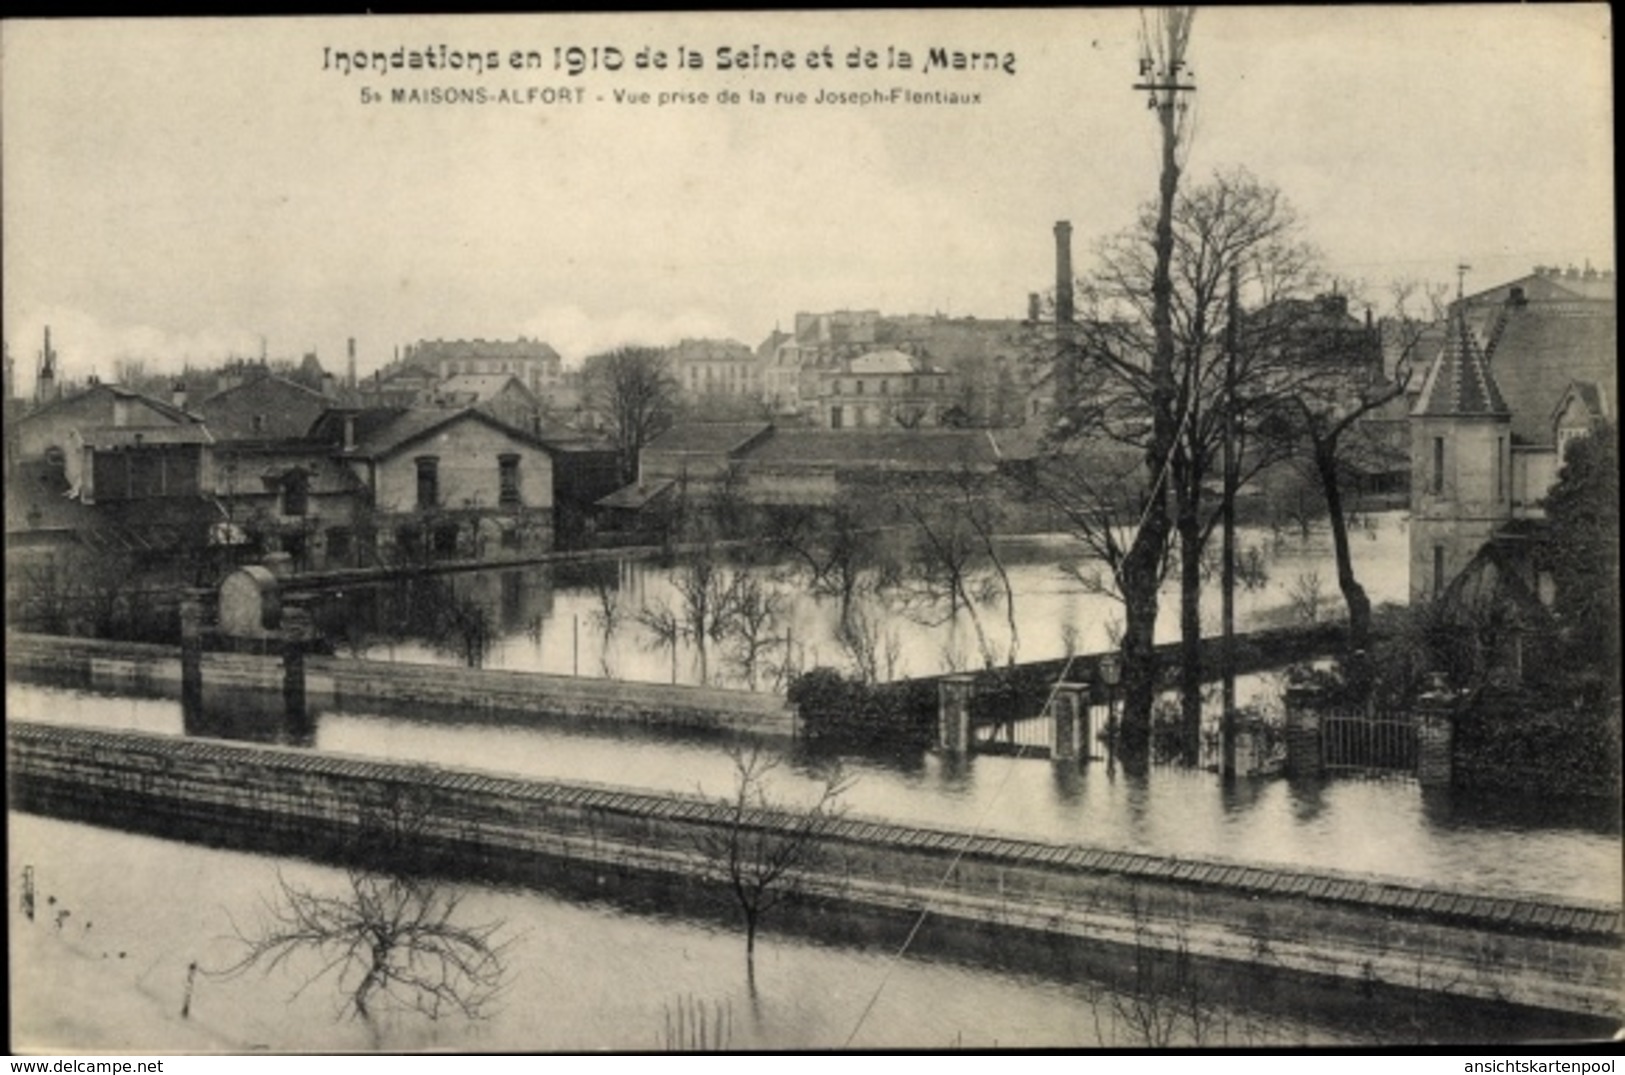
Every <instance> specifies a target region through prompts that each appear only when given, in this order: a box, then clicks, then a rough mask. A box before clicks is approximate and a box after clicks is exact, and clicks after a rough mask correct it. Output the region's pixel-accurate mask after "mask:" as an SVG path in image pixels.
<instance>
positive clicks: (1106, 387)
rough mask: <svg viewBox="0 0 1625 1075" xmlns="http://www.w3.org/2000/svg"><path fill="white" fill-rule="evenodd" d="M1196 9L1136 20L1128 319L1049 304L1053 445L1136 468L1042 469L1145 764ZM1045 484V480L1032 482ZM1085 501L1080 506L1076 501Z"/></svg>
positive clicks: (1069, 456) (1133, 748)
mask: <svg viewBox="0 0 1625 1075" xmlns="http://www.w3.org/2000/svg"><path fill="white" fill-rule="evenodd" d="M1194 15H1195V12H1194V9H1192V8H1189V7H1175V8H1164V9H1159V10H1157V11H1156V12H1154V13H1152V14H1150V15H1148V16H1147V17H1146V18H1145V19H1144V26H1143V31H1142V37H1143V54H1142V59H1141V74H1142V76H1143V77H1144V82H1143V84H1142V88H1143V89H1145V90H1146V91H1147V92H1148V94H1149V98H1150V100H1149V103H1150V105H1151V108H1152V110H1153V111H1154V112H1155V114H1156V117H1157V124H1158V127H1159V128H1160V131H1161V154H1160V156H1161V167H1160V172H1159V177H1158V183H1157V198H1156V201H1155V203H1154V206H1153V208H1152V209H1151V210H1150V211H1149V212H1148V214H1147V218H1146V220H1147V223H1148V231H1147V232H1146V233H1145V234H1146V237H1148V239H1149V245H1148V247H1147V250H1146V253H1147V255H1148V261H1147V265H1148V266H1149V276H1148V278H1147V279H1148V284H1147V286H1146V287H1145V288H1144V289H1143V290H1138V289H1137V291H1136V294H1138V295H1139V296H1141V297H1142V298H1143V302H1141V303H1140V304H1139V305H1138V307H1137V309H1135V310H1134V311H1133V314H1132V315H1131V314H1130V313H1129V312H1127V311H1122V312H1119V314H1118V315H1116V316H1113V315H1111V314H1110V313H1108V312H1105V311H1102V313H1103V316H1101V317H1097V318H1095V319H1094V320H1093V321H1091V322H1089V323H1078V324H1074V323H1073V322H1072V318H1071V316H1070V311H1071V308H1072V304H1073V296H1072V295H1070V294H1066V295H1059V294H1058V295H1057V296H1056V300H1057V305H1058V309H1059V310H1060V311H1062V312H1059V313H1058V315H1057V322H1058V323H1057V326H1056V332H1057V339H1056V341H1055V351H1056V356H1055V357H1056V372H1057V382H1058V388H1059V389H1060V398H1059V399H1058V400H1057V402H1058V405H1059V408H1060V411H1061V414H1060V416H1059V418H1058V421H1057V425H1056V429H1055V433H1056V435H1057V436H1056V438H1055V439H1056V440H1058V441H1060V442H1062V443H1063V444H1065V443H1066V442H1072V444H1071V445H1070V447H1072V448H1075V447H1076V442H1077V441H1079V440H1082V441H1086V442H1094V443H1095V444H1101V443H1104V444H1114V445H1118V446H1122V447H1124V448H1126V449H1128V451H1129V452H1130V454H1132V455H1133V456H1134V463H1135V466H1134V468H1133V470H1124V469H1122V468H1118V467H1113V470H1114V472H1115V473H1116V474H1117V475H1118V476H1119V477H1120V478H1121V479H1123V480H1120V481H1114V482H1109V483H1108V482H1103V481H1100V480H1098V479H1097V477H1096V476H1095V475H1093V474H1088V473H1066V472H1067V471H1068V470H1071V469H1072V468H1073V467H1074V466H1081V465H1082V464H1081V463H1080V461H1079V459H1078V457H1077V455H1076V453H1075V452H1073V451H1057V452H1054V453H1051V455H1050V457H1049V459H1048V460H1047V463H1048V466H1047V467H1046V468H1041V469H1047V470H1048V471H1049V472H1050V473H1052V474H1055V473H1059V474H1060V475H1061V476H1062V478H1063V485H1064V487H1065V491H1064V492H1061V493H1059V494H1053V495H1052V499H1054V500H1057V501H1059V502H1061V503H1060V504H1059V505H1058V506H1061V507H1062V510H1063V512H1064V513H1065V514H1066V515H1067V517H1068V519H1069V520H1070V521H1071V523H1072V526H1073V529H1074V531H1075V532H1080V533H1081V534H1087V535H1088V537H1086V539H1085V540H1086V544H1087V545H1088V546H1089V548H1090V551H1091V552H1092V553H1095V554H1097V555H1102V556H1103V557H1104V559H1105V562H1106V566H1107V568H1108V569H1109V571H1110V574H1111V583H1110V589H1111V591H1112V592H1113V593H1115V594H1116V596H1117V597H1118V598H1119V599H1120V600H1121V601H1122V602H1123V610H1124V618H1125V620H1124V631H1123V644H1122V651H1123V723H1122V745H1123V748H1124V756H1125V761H1126V762H1129V763H1132V764H1134V765H1136V766H1138V765H1139V764H1141V763H1143V762H1144V761H1145V760H1146V759H1148V758H1149V755H1150V747H1151V705H1152V701H1153V699H1154V697H1155V693H1156V678H1157V655H1156V625H1157V613H1158V590H1159V588H1160V587H1161V584H1162V580H1163V577H1164V573H1165V571H1166V568H1167V554H1168V541H1169V536H1170V533H1171V529H1172V521H1173V520H1172V518H1171V515H1170V512H1169V501H1170V485H1171V483H1170V469H1171V467H1172V465H1173V461H1174V453H1175V451H1176V450H1177V449H1178V447H1179V432H1180V417H1181V416H1180V413H1179V381H1178V378H1177V376H1176V369H1175V362H1176V358H1177V349H1178V343H1177V339H1176V337H1175V331H1174V330H1175V321H1174V314H1175V303H1176V294H1175V280H1174V264H1175V253H1176V247H1175V242H1176V235H1175V228H1174V213H1175V209H1176V207H1177V201H1178V192H1179V179H1180V174H1181V172H1182V170H1183V161H1182V160H1181V158H1182V156H1183V155H1184V153H1185V151H1186V150H1187V149H1188V146H1189V138H1190V116H1189V113H1188V111H1187V104H1186V102H1185V101H1184V99H1183V98H1182V96H1181V94H1182V93H1184V92H1185V91H1187V90H1189V89H1190V88H1191V87H1190V85H1189V74H1188V71H1187V69H1186V63H1187V60H1186V55H1187V51H1188V47H1189V44H1190V34H1191V25H1192V21H1193V19H1194ZM1040 477H1042V474H1040ZM1080 493H1081V494H1082V497H1081V498H1080V496H1079V495H1078V494H1080Z"/></svg>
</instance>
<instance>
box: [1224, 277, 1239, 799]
mask: <svg viewBox="0 0 1625 1075" xmlns="http://www.w3.org/2000/svg"><path fill="white" fill-rule="evenodd" d="M1239 277H1240V272H1239V270H1238V269H1237V267H1236V266H1235V265H1232V266H1230V312H1229V316H1228V317H1227V318H1226V319H1225V328H1224V500H1223V503H1222V504H1221V505H1220V506H1221V507H1222V509H1223V512H1224V516H1223V525H1224V574H1223V576H1222V583H1223V585H1222V587H1221V594H1222V598H1221V605H1220V620H1221V625H1222V627H1221V629H1222V630H1223V632H1224V635H1223V639H1222V642H1221V645H1222V647H1223V650H1222V658H1221V659H1222V661H1223V667H1224V671H1223V676H1224V711H1223V713H1222V714H1221V716H1220V725H1219V736H1220V740H1221V749H1222V751H1223V753H1224V757H1223V759H1222V761H1221V775H1222V776H1223V778H1224V779H1225V780H1233V779H1235V776H1236V330H1237V325H1236V322H1237V319H1238V318H1239V317H1240V316H1241V303H1240V300H1239V299H1238V298H1237V294H1236V293H1237V291H1238V279H1239Z"/></svg>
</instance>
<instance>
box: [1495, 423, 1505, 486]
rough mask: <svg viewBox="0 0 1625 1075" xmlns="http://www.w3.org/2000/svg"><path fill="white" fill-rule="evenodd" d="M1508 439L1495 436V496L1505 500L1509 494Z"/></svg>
mask: <svg viewBox="0 0 1625 1075" xmlns="http://www.w3.org/2000/svg"><path fill="white" fill-rule="evenodd" d="M1506 453H1507V439H1506V438H1505V437H1497V438H1495V498H1496V499H1497V500H1505V499H1506V496H1507V466H1506Z"/></svg>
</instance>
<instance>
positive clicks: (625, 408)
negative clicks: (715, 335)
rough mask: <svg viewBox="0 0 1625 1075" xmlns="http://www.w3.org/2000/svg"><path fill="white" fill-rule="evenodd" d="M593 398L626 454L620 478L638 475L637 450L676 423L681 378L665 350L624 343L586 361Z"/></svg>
mask: <svg viewBox="0 0 1625 1075" xmlns="http://www.w3.org/2000/svg"><path fill="white" fill-rule="evenodd" d="M582 379H583V383H584V385H585V386H586V394H587V400H588V403H589V404H590V405H591V406H592V408H593V409H594V410H596V411H597V412H598V413H599V414H601V415H602V416H603V417H604V419H605V421H606V422H607V423H608V425H609V429H610V434H611V436H612V437H613V438H614V441H615V447H616V450H617V451H618V452H619V453H620V457H621V480H622V481H623V482H627V483H631V482H633V481H636V480H637V474H638V456H639V454H640V453H641V452H642V451H643V447H644V445H646V444H648V443H649V442H650V441H651V440H653V439H654V438H655V437H656V436H658V435H659V434H660V433H662V432H664V431H665V430H666V428H667V427H668V426H670V425H671V422H672V416H673V414H674V412H675V410H676V399H677V383H676V381H675V380H673V378H672V376H671V371H670V369H669V368H668V366H667V361H666V355H665V353H664V352H662V351H660V350H659V349H657V348H653V347H623V348H621V349H620V350H618V351H610V352H608V353H606V354H599V355H592V356H589V357H588V358H587V360H586V362H585V363H583V365H582Z"/></svg>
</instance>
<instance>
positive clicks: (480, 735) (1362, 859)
mask: <svg viewBox="0 0 1625 1075" xmlns="http://www.w3.org/2000/svg"><path fill="white" fill-rule="evenodd" d="M210 698H211V702H213V701H218V702H219V703H220V704H219V705H213V704H211V705H210V706H208V707H207V710H208V711H207V713H206V714H205V716H204V719H203V722H202V723H199V722H196V721H194V722H191V723H187V722H185V721H183V718H182V714H181V713H180V707H179V705H178V704H177V703H176V702H174V701H173V700H166V699H146V698H134V697H130V696H128V695H125V694H99V693H95V692H89V691H82V690H69V689H66V688H61V687H50V686H39V685H32V684H24V683H18V682H12V683H10V684H8V688H7V702H8V712H10V713H11V714H13V715H14V716H21V717H33V718H36V719H42V720H53V721H59V722H64V723H77V724H86V725H95V726H103V727H116V728H134V729H140V730H144V731H150V732H159V733H163V734H170V735H178V734H185V733H187V732H188V731H190V732H192V733H194V734H195V733H197V732H200V731H201V732H205V733H207V734H210V735H226V736H230V737H233V738H246V739H251V740H255V741H260V742H282V743H296V744H300V745H308V746H313V747H314V748H315V749H319V750H327V751H333V752H338V753H347V754H357V755H363V756H373V757H386V758H394V759H400V760H405V761H424V762H432V763H438V764H452V765H458V766H466V767H470V768H477V769H486V770H492V771H497V772H506V773H512V774H515V775H520V776H528V777H534V778H539V779H561V780H587V781H595V782H600V783H609V784H617V785H623V786H628V787H638V788H645V789H650V790H655V791H665V792H676V793H684V794H693V793H695V792H700V793H703V794H706V795H713V796H719V795H723V794H726V793H728V792H729V790H730V789H731V788H732V787H733V782H734V768H733V761H732V759H731V758H730V757H729V754H728V748H729V747H730V746H732V745H735V744H737V743H738V742H740V741H741V740H740V737H739V736H736V735H731V734H728V733H722V732H713V733H704V732H689V733H684V734H681V735H675V734H669V733H666V732H663V731H655V730H652V729H647V728H643V727H640V726H608V725H603V724H594V725H579V724H564V723H556V722H548V721H546V720H542V719H532V720H527V721H526V722H524V723H517V722H515V721H514V719H513V718H512V717H498V716H495V715H493V714H488V713H481V712H477V711H469V710H462V711H448V710H443V709H429V708H424V709H422V710H420V711H416V712H411V713H396V712H391V713H388V714H385V713H378V712H365V711H341V710H336V709H334V708H332V703H331V701H322V700H321V699H320V698H319V696H315V695H313V702H314V709H313V713H312V725H311V727H310V728H308V729H300V728H296V727H290V726H289V725H287V723H286V719H285V715H284V714H283V713H282V712H281V711H280V709H279V708H278V705H277V703H278V701H279V697H278V696H277V695H275V694H274V693H272V694H271V695H270V696H269V697H262V698H259V699H254V698H253V697H252V695H251V694H239V693H237V692H221V693H220V694H218V695H211V696H210ZM312 732H313V734H312ZM779 749H780V750H781V752H782V754H783V755H784V757H785V759H786V764H785V765H784V766H781V767H780V768H779V769H778V770H777V771H776V772H775V773H774V774H773V776H774V779H775V783H774V785H773V788H772V791H773V793H774V794H775V795H776V796H778V797H780V798H782V799H784V800H786V801H800V800H803V799H811V798H813V797H814V796H816V794H817V792H818V790H819V786H820V779H821V774H822V773H823V772H824V771H825V769H826V768H827V766H828V764H829V762H830V761H831V760H832V759H831V756H830V754H829V753H828V752H827V751H815V750H809V749H806V748H805V747H804V746H802V745H801V744H796V743H784V744H782V745H781V747H780V748H779ZM842 761H843V763H844V765H845V767H846V768H847V770H848V771H849V772H850V774H851V775H853V776H854V777H855V778H856V780H855V783H854V785H853V787H852V789H851V791H850V792H849V793H848V794H847V796H846V799H845V801H846V803H847V805H848V808H849V810H850V811H851V812H852V813H854V814H861V815H869V816H874V817H879V818H886V819H890V820H895V821H899V822H903V823H912V824H921V825H928V826H939V827H947V828H954V829H962V830H978V831H986V832H990V833H1003V834H1009V835H1014V836H1028V837H1035V838H1040V839H1052V840H1067V841H1077V842H1081V843H1087V844H1091V845H1096V846H1107V847H1114V848H1121V849H1127V850H1141V851H1150V852H1156V853H1161V854H1171V855H1181V856H1191V855H1196V856H1219V857H1224V858H1230V859H1236V860H1243V861H1252V862H1268V863H1279V864H1283V865H1293V866H1300V867H1309V868H1329V869H1345V870H1357V871H1365V872H1370V873H1377V874H1386V875H1393V876H1398V877H1408V878H1414V879H1417V880H1421V881H1428V882H1433V883H1438V884H1445V885H1458V886H1472V887H1489V888H1508V889H1513V890H1518V891H1524V892H1544V893H1551V894H1555V895H1567V896H1578V897H1583V898H1589V899H1600V900H1610V901H1617V900H1618V899H1619V896H1620V890H1621V884H1622V879H1621V874H1622V868H1621V856H1620V839H1619V837H1620V824H1619V810H1618V805H1617V804H1610V803H1577V804H1569V805H1558V804H1554V803H1551V802H1547V801H1546V800H1544V799H1539V798H1518V797H1514V796H1494V797H1473V796H1464V795H1460V794H1455V795H1439V794H1435V793H1433V792H1428V793H1426V794H1424V793H1423V791H1422V790H1421V789H1420V788H1419V787H1418V786H1417V785H1416V784H1415V783H1413V782H1409V781H1401V780H1382V781H1375V780H1373V781H1365V780H1347V779H1340V780H1330V779H1294V780H1284V779H1258V780H1241V781H1236V782H1234V783H1231V784H1228V785H1227V784H1226V783H1225V782H1223V781H1222V780H1220V779H1219V778H1217V777H1216V776H1214V775H1212V774H1210V773H1206V772H1201V771H1191V770H1185V769H1180V768H1173V767H1162V766H1154V767H1152V768H1151V770H1150V771H1149V772H1148V773H1147V774H1145V775H1142V776H1132V775H1129V774H1126V773H1123V772H1121V771H1119V772H1117V773H1116V774H1111V773H1108V771H1107V769H1106V767H1105V766H1104V765H1103V764H1101V763H1090V764H1077V765H1075V766H1073V765H1068V766H1057V765H1055V764H1053V763H1051V762H1047V761H1038V760H1033V759H1024V758H1011V757H998V756H990V755H989V756H981V757H976V756H972V757H968V758H964V759H953V758H950V757H945V756H941V755H937V754H934V753H923V754H922V753H916V754H912V755H908V756H906V757H901V758H900V757H878V758H877V757H848V758H844V759H842Z"/></svg>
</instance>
